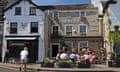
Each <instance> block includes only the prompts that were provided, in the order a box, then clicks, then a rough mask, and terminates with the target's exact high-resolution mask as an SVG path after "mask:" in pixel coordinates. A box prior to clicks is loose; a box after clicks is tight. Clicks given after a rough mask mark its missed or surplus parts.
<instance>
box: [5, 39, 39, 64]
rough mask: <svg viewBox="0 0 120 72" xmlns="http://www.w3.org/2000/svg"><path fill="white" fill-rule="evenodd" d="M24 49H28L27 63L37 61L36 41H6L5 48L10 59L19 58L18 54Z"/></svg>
mask: <svg viewBox="0 0 120 72" xmlns="http://www.w3.org/2000/svg"><path fill="white" fill-rule="evenodd" d="M24 47H28V51H29V56H28V58H29V59H28V60H29V61H28V62H30V63H33V62H36V60H37V59H38V40H26V41H23V40H8V41H7V48H8V49H9V50H10V54H9V55H10V57H11V58H18V59H19V57H20V52H21V50H23V48H24Z"/></svg>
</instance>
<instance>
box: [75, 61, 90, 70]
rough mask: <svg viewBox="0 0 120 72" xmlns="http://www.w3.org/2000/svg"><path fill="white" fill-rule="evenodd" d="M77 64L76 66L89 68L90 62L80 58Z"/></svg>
mask: <svg viewBox="0 0 120 72" xmlns="http://www.w3.org/2000/svg"><path fill="white" fill-rule="evenodd" d="M77 64H78V68H90V67H91V64H90V62H86V61H85V60H80V61H79V62H77Z"/></svg>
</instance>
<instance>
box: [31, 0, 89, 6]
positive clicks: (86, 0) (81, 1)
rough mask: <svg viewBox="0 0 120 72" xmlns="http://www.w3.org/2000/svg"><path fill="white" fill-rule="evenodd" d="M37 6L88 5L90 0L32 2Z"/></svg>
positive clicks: (38, 0) (39, 0)
mask: <svg viewBox="0 0 120 72" xmlns="http://www.w3.org/2000/svg"><path fill="white" fill-rule="evenodd" d="M32 1H33V2H34V3H36V4H37V5H64V4H88V3H90V2H91V0H32Z"/></svg>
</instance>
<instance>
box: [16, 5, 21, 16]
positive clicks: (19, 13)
mask: <svg viewBox="0 0 120 72" xmlns="http://www.w3.org/2000/svg"><path fill="white" fill-rule="evenodd" d="M15 15H21V7H16V8H15Z"/></svg>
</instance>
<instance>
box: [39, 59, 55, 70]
mask: <svg viewBox="0 0 120 72" xmlns="http://www.w3.org/2000/svg"><path fill="white" fill-rule="evenodd" d="M41 67H48V68H53V67H54V60H52V59H50V58H45V59H44V60H43V62H41Z"/></svg>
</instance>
